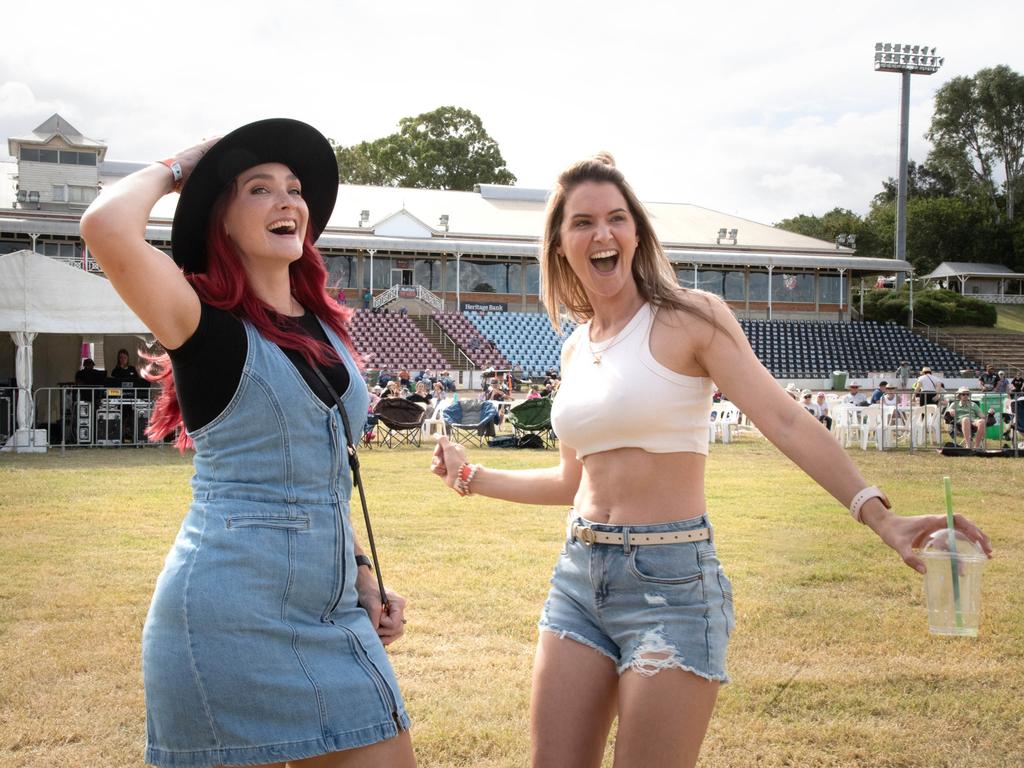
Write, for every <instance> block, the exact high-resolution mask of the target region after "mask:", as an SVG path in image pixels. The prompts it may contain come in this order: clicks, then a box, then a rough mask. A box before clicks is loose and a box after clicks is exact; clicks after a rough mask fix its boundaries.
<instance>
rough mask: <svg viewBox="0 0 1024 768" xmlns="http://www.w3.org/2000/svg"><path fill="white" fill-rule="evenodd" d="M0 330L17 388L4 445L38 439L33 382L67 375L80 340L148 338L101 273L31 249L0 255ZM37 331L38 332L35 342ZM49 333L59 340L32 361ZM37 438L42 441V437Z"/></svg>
mask: <svg viewBox="0 0 1024 768" xmlns="http://www.w3.org/2000/svg"><path fill="white" fill-rule="evenodd" d="M2 332H6V333H9V334H10V338H11V341H12V342H13V345H14V350H13V351H14V355H13V357H14V366H13V369H14V370H13V372H14V379H15V380H16V384H17V390H18V393H17V408H16V410H17V427H18V430H17V434H16V435H14V436H12V438H11V440H9V441H8V447H9V446H35V445H39V438H37V436H36V435H35V434H34V431H33V427H34V422H35V415H34V413H33V405H32V403H33V400H32V391H33V382H34V381H39V382H40V384H42V385H44V386H51V385H53V384H56V383H57V382H58V381H60V380H61V378H62V377H63V379H64V380H67V379H70V378H71V377H72V376H73V375H74V372H75V371H77V370H78V366H79V364H80V362H81V360H80V357H79V354H80V350H81V343H82V342H94V341H97V340H99V341H102V339H103V337H109V336H135V337H138V338H140V339H145V340H148V339H149V338H151V337H150V336H149V334H148V331H147V329H146V327H145V326H144V325H143V324H142V321H141V320H139V318H138V317H137V316H136V315H135V313H134V312H132V311H131V310H130V309H129V308H128V307H127V305H125V303H124V302H123V301H122V300H121V297H120V296H118V295H117V292H116V291H115V290H114V288H113V286H111V285H110V282H109V281H108V280H107V279H106V278H104V277H100V276H99V275H93V274H89V273H87V272H85V271H83V270H81V269H76V268H75V267H71V266H68V265H66V264H63V263H61V262H59V261H57V260H55V259H51V258H49V257H48V256H42V255H40V254H38V253H33V252H32V251H16V252H14V253H8V254H4V255H2V256H0V333H2ZM40 334H44V337H43V338H40V339H39V341H38V342H37V337H39V335H40ZM51 335H52V336H59V337H61V342H62V343H58V344H48V345H46V352H47V354H46V355H44V358H43V359H42V360H36V361H35V362H34V361H33V351H34V347H35V345H36V344H37V343H39V342H42V341H43V339H47V338H49V337H50V336H51ZM4 347H6V345H3V346H0V350H2V349H3V348H4ZM97 366H98V367H103V365H102V361H100V360H97ZM4 371H7V373H6V374H4V373H3V372H4ZM0 377H3V378H10V367H9V363H7V361H2V362H0ZM42 441H43V442H42V445H45V437H44V438H42Z"/></svg>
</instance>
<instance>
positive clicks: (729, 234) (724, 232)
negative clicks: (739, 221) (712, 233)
mask: <svg viewBox="0 0 1024 768" xmlns="http://www.w3.org/2000/svg"><path fill="white" fill-rule="evenodd" d="M737 234H739V230H738V229H726V228H725V227H722V228H721V229H720V230H718V237H716V238H715V245H721V244H722V241H723V240H732V244H733V245H736V236H737Z"/></svg>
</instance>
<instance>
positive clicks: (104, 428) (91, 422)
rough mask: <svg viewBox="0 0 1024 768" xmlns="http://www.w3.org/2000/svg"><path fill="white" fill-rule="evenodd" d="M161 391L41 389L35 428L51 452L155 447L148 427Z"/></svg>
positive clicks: (39, 390)
mask: <svg viewBox="0 0 1024 768" xmlns="http://www.w3.org/2000/svg"><path fill="white" fill-rule="evenodd" d="M159 392H160V390H159V389H158V388H149V387H135V388H132V387H118V388H115V387H41V388H39V389H37V390H36V391H35V396H34V401H35V412H36V413H35V425H36V428H37V429H45V430H46V435H47V441H48V444H49V446H50V447H51V448H62V449H63V448H69V447H76V446H77V447H95V446H103V447H121V446H140V445H153V443H150V442H149V440H148V438H147V437H146V427H147V426H148V425H149V418H150V416H151V415H152V413H153V404H154V401H155V399H156V397H157V396H158V395H159Z"/></svg>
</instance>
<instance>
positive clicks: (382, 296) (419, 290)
mask: <svg viewBox="0 0 1024 768" xmlns="http://www.w3.org/2000/svg"><path fill="white" fill-rule="evenodd" d="M403 288H405V289H410V288H414V289H415V290H416V296H415V298H416V299H419V300H420V301H422V302H423V303H424V304H427V305H429V306H431V307H433V308H434V310H436V311H437V312H443V311H444V299H442V298H441V297H440V296H438V295H437V294H436V293H434V292H432V291H430V290H429V289H427V288H424V287H423V286H422V285H415V286H414V285H397V284H396V285H392V286H391V287H390V288H388V289H387V290H386V291H384V292H383V293H378V294H377V295H376V296H374V297H373V304H372V307H373V308H374V309H380V308H381V307H383V306H384V305H385V304H390V303H391V302H392V301H395V300H396V299H400V298H403V297H402V296H401V291H402V289H403ZM409 298H413V297H412V296H410V297H409Z"/></svg>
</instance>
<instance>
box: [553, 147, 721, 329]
mask: <svg viewBox="0 0 1024 768" xmlns="http://www.w3.org/2000/svg"><path fill="white" fill-rule="evenodd" d="M588 181H590V182H595V183H598V184H601V183H608V184H614V185H615V186H616V187H617V188H618V190H619V192H621V193H622V196H623V197H624V198H625V200H626V205H627V206H628V207H629V212H630V215H632V217H633V221H634V222H635V224H636V234H637V247H636V253H635V254H634V255H633V268H632V272H633V279H634V280H635V281H636V286H637V289H638V290H639V292H640V295H641V296H642V297H643V298H644V299H645V300H646V301H648V302H650V303H651V304H653V305H654V306H656V307H661V306H667V307H671V308H672V309H678V310H681V311H683V312H688V313H690V314H692V315H696V316H697V317H699V318H701V319H702V320H704V321H706V322H708V323H710V324H711V325H712V326H715V327H717V323H716V322H715V320H714V318H713V317H712V316H711V310H710V308H709V307H708V305H707V304H706V303H705V306H703V307H702V306H701V302H699V301H696V300H695V299H696V298H697V297H698V296H700V297H703V298H704V299H705V302H706V301H707V295H706V294H705V293H704V291H696V290H691V289H689V288H683V287H682V286H680V285H679V281H678V280H677V279H676V273H675V271H674V270H673V269H672V265H671V264H670V263H669V260H668V257H667V256H666V255H665V250H664V249H663V248H662V247H661V243H660V242H659V241H658V236H657V235H656V234H655V232H654V227H653V226H652V224H651V219H650V217H649V216H648V215H647V211H646V210H645V209H644V206H643V203H641V202H640V200H639V198H637V196H636V193H635V192H634V191H633V188H632V187H631V186H629V183H628V182H627V181H626V179H625V177H624V176H623V175H622V171H620V170H619V169H618V168H616V167H615V160H614V159H613V158H612V156H611V155H610V154H608V153H607V152H601V153H599V154H597V155H595V156H594V157H591V158H587V159H586V160H580V161H579V162H577V163H573V164H572V165H570V166H569V167H568V168H566V169H565V170H564V171H562V173H561V175H560V176H559V177H558V181H556V182H555V188H554V190H553V191H552V193H551V197H550V198H549V199H548V207H547V213H546V215H545V220H544V241H543V243H542V246H541V252H540V272H541V276H542V278H541V282H542V288H541V294H542V296H543V298H544V306H545V307H546V309H547V312H548V318H549V319H550V320H551V325H552V326H554V328H555V330H556V331H559V332H561V327H562V323H561V317H562V308H563V307H564V308H565V312H566V313H568V314H569V316H570V317H572V319H573V320H575V321H576V322H586V321H587V320H590V318H592V317H593V316H594V308H593V307H592V306H591V305H590V299H588V298H587V294H586V292H585V291H584V290H583V285H582V284H581V283H580V281H579V278H577V277H576V274H575V273H574V272H573V271H572V267H571V266H570V265H569V260H568V259H563V258H561V257H560V256H558V248H559V246H560V245H561V229H562V221H563V219H564V218H565V201H566V198H568V197H569V194H570V193H571V192H572V191H573V190H574V189H576V187H578V186H579V185H580V184H583V183H585V182H588Z"/></svg>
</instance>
